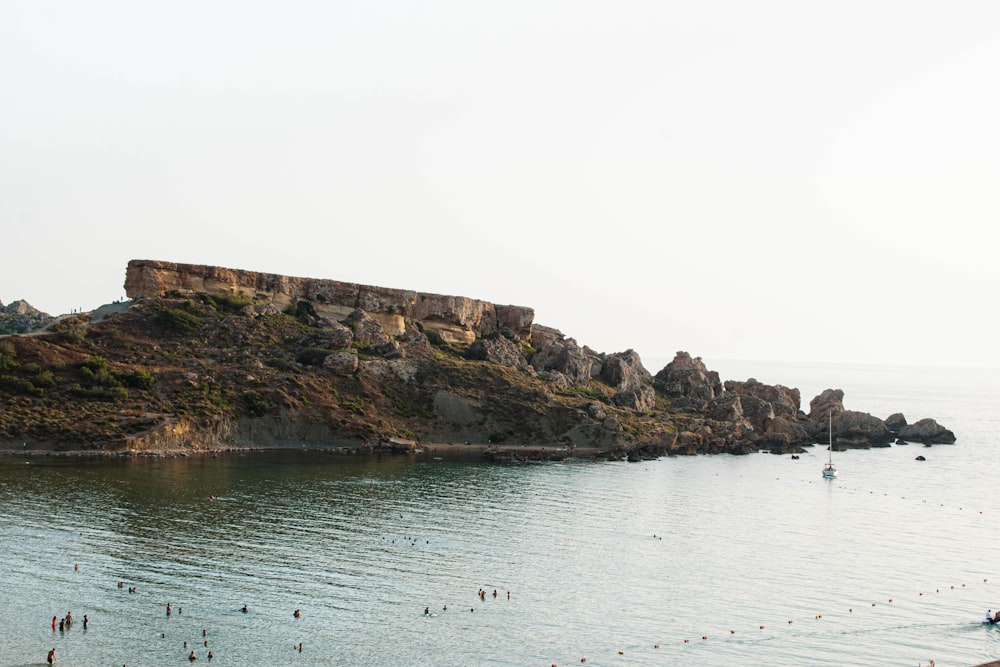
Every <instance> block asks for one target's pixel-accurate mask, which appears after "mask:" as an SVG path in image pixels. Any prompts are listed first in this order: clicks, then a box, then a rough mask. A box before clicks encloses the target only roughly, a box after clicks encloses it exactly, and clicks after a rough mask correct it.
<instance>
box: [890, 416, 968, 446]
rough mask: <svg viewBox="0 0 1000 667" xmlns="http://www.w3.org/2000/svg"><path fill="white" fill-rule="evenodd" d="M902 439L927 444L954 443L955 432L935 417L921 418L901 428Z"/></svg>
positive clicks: (900, 436)
mask: <svg viewBox="0 0 1000 667" xmlns="http://www.w3.org/2000/svg"><path fill="white" fill-rule="evenodd" d="M899 438H900V440H905V441H907V442H922V443H924V444H925V445H953V444H955V434H954V433H952V432H951V431H949V430H948V429H946V428H945V427H943V426H941V425H940V424H938V423H937V422H936V421H934V420H933V419H921V420H919V421H917V422H916V423H914V424H907V425H906V426H903V427H902V428H900V429H899Z"/></svg>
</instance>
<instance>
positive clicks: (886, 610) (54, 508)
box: [0, 362, 1000, 667]
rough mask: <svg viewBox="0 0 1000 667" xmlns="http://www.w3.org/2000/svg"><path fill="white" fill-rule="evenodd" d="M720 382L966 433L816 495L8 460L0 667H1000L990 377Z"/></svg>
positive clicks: (382, 467) (767, 481) (873, 465)
mask: <svg viewBox="0 0 1000 667" xmlns="http://www.w3.org/2000/svg"><path fill="white" fill-rule="evenodd" d="M709 365H710V367H712V364H709ZM715 366H716V367H717V368H716V369H717V370H719V372H720V374H721V375H722V377H723V379H740V380H743V379H746V378H747V377H751V376H752V377H756V378H757V379H758V380H761V381H762V382H767V383H769V384H784V385H786V386H793V387H794V386H798V387H799V388H800V389H801V390H802V393H803V402H804V406H803V407H804V409H806V410H808V401H809V400H810V399H811V398H812V396H814V395H816V394H817V393H819V392H820V391H822V390H823V389H826V388H840V389H843V390H844V391H845V394H846V395H845V405H846V407H847V408H848V409H854V410H861V411H865V412H871V413H872V414H875V415H876V416H879V417H882V418H884V417H886V416H888V415H889V414H890V413H891V412H903V413H904V415H905V416H906V418H907V419H908V420H909V421H911V422H912V421H916V420H917V419H919V418H922V417H933V418H935V419H937V420H938V421H939V422H940V423H942V424H943V425H945V426H946V427H948V428H950V429H952V430H953V431H954V432H955V433H956V435H957V436H958V442H957V443H956V444H955V445H951V446H944V445H941V446H935V447H930V448H927V447H923V446H918V445H907V446H893V447H890V448H885V449H873V450H866V451H861V450H852V451H847V452H837V453H835V454H834V461H835V463H836V464H837V466H838V468H839V469H840V478H839V479H836V480H833V481H827V480H823V479H822V477H821V467H822V463H823V462H824V461H825V460H826V457H827V451H826V448H825V447H824V446H816V447H813V448H810V450H809V451H808V452H807V453H805V454H802V455H801V457H800V458H799V459H791V458H790V457H789V456H778V455H770V454H755V455H749V456H727V455H723V456H699V457H677V458H663V459H660V460H657V461H649V462H643V463H624V462H594V461H567V462H565V463H547V464H529V465H517V464H513V465H501V464H488V463H484V462H482V461H480V460H479V459H478V458H477V457H475V456H472V457H468V458H460V457H448V458H442V459H436V458H434V457H432V456H418V457H403V456H383V457H364V458H359V457H352V456H346V457H345V456H339V455H337V456H334V455H319V454H306V453H303V452H280V453H266V454H264V453H261V454H245V455H243V454H228V455H216V456H204V457H191V458H174V459H125V460H118V459H115V460H106V459H101V460H70V459H64V458H57V457H40V458H30V459H27V458H25V459H22V458H17V457H8V458H6V459H0V665H36V664H44V662H45V655H46V653H47V652H48V650H49V649H50V648H53V647H55V648H56V656H57V663H58V664H59V665H63V666H65V665H86V666H89V665H108V666H113V667H118V666H120V665H123V664H124V665H129V666H130V667H138V666H141V665H178V664H183V663H185V662H186V661H187V658H188V655H189V654H190V652H191V651H192V650H193V651H195V653H196V655H197V657H198V663H199V664H205V663H206V662H208V660H207V658H208V651H212V653H213V660H212V662H211V664H212V665H305V664H309V665H376V666H378V665H385V666H402V665H435V666H441V665H544V666H548V665H552V664H558V665H568V664H580V663H581V662H582V661H583V659H586V664H587V665H588V666H600V665H616V666H617V665H734V666H735V665H749V664H766V665H778V666H782V665H783V666H789V667H791V666H800V665H917V664H919V663H923V664H927V662H928V661H929V660H931V659H933V660H935V662H936V665H938V667H944V666H946V665H973V664H976V663H979V662H984V661H986V660H989V659H995V658H998V657H1000V626H998V627H994V626H983V625H982V624H981V623H980V619H981V618H982V616H983V614H984V613H985V612H986V610H987V609H988V608H992V609H995V608H998V607H1000V566H998V564H997V561H998V558H997V552H996V550H997V547H998V546H1000V523H998V514H1000V510H997V509H996V507H995V505H996V497H995V496H996V493H995V483H994V474H993V472H992V470H993V467H994V462H995V461H996V459H997V456H998V453H1000V452H998V447H997V445H996V438H995V431H996V426H997V423H998V416H1000V415H998V409H997V408H998V399H1000V372H997V371H994V370H972V369H927V368H923V369H915V368H893V367H885V368H874V367H847V368H845V367H832V366H820V365H812V366H807V365H795V364H787V365H780V364H761V363H756V364H755V363H751V362H726V363H719V364H716V365H715ZM918 455H923V456H924V457H925V458H926V460H925V461H917V460H916V457H917V456H918ZM119 584H120V586H119ZM130 591H134V592H130ZM480 591H482V592H483V594H482V596H480ZM494 591H495V592H496V594H495V595H494ZM168 603H169V604H170V605H171V613H170V614H169V615H168V614H167V613H166V605H167V604H168ZM244 605H246V607H247V612H246V613H244V612H242V611H241V609H242V608H243V606H244ZM295 610H300V616H299V617H298V618H296V617H295V616H294V614H293V612H294V611H295ZM425 610H426V612H427V613H425ZM70 611H71V612H72V614H73V617H74V619H75V622H74V623H73V624H72V626H70V627H69V628H68V629H65V630H63V631H60V630H59V629H58V628H57V629H56V630H55V631H53V630H52V628H51V625H50V623H51V619H52V617H53V616H56V617H58V618H62V617H63V616H65V615H66V613H67V612H70ZM85 614H86V615H87V617H88V620H89V624H88V627H87V628H86V629H84V627H83V623H82V620H83V616H84V615H85ZM205 642H207V644H208V645H207V647H206V646H205ZM300 643H301V647H302V650H301V651H299V650H298V647H299V645H300Z"/></svg>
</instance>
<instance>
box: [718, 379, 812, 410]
mask: <svg viewBox="0 0 1000 667" xmlns="http://www.w3.org/2000/svg"><path fill="white" fill-rule="evenodd" d="M724 386H725V390H726V393H734V394H740V395H741V396H753V397H754V398H756V399H759V400H762V401H766V402H767V403H769V404H770V405H771V408H772V410H773V411H774V414H775V415H776V416H777V415H782V416H786V417H789V416H790V417H795V416H797V415H798V413H799V408H800V405H801V403H802V395H801V394H800V393H799V390H798V389H790V388H788V387H783V386H782V385H780V384H777V385H768V384H764V383H762V382H759V381H757V380H755V379H754V378H750V379H748V380H747V381H746V382H736V381H733V380H726V382H725V385H724Z"/></svg>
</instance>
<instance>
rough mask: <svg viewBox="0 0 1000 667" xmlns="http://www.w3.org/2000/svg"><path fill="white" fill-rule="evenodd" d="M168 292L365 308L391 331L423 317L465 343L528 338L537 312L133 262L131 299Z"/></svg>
mask: <svg viewBox="0 0 1000 667" xmlns="http://www.w3.org/2000/svg"><path fill="white" fill-rule="evenodd" d="M169 292H176V293H198V292H200V293H207V294H218V295H242V296H248V297H251V298H252V299H254V301H256V302H260V303H269V304H273V305H274V306H276V307H277V308H279V309H281V310H284V309H286V308H288V307H294V306H295V305H296V304H297V303H298V302H299V301H307V302H309V303H310V304H311V305H312V308H313V309H314V310H315V312H316V313H317V315H318V316H320V317H323V318H326V319H328V320H331V321H337V320H342V319H344V318H345V317H347V316H348V315H349V314H350V313H351V312H352V311H354V310H357V309H360V310H363V311H365V312H366V313H367V314H368V315H369V316H370V317H372V318H373V319H375V320H376V321H377V322H378V323H379V324H380V325H381V327H382V329H384V330H385V332H386V333H387V334H388V335H390V336H399V335H403V334H405V333H407V331H408V328H407V324H408V322H407V321H408V320H409V321H410V323H413V322H419V323H420V325H421V327H422V328H423V329H424V330H428V331H435V332H437V333H438V334H439V335H440V336H441V337H442V338H443V339H444V340H446V341H448V342H461V343H471V342H473V341H475V340H476V338H478V337H481V336H484V335H487V334H490V333H494V332H499V331H512V332H514V334H515V335H516V336H518V337H519V338H520V339H522V340H526V339H527V338H528V337H529V336H530V335H531V323H532V320H533V319H534V316H535V313H534V310H532V309H531V308H524V307H521V306H500V305H496V304H492V303H489V302H487V301H479V300H478V299H469V298H467V297H463V296H443V295H440V294H428V293H424V292H414V291H411V290H402V289H391V288H388V287H374V286H371V285H358V284H355V283H344V282H339V281H336V280H319V279H314V278H294V277H291V276H282V275H276V274H273V273H257V272H255V271H243V270H239V269H226V268H221V267H217V266H201V265H195V264H175V263H172V262H159V261H155V260H146V259H134V260H132V261H130V262H129V263H128V268H127V270H126V272H125V293H126V294H127V295H128V296H129V298H132V299H141V298H148V297H160V296H163V295H164V294H167V293H169Z"/></svg>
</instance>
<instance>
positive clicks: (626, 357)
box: [600, 350, 652, 392]
mask: <svg viewBox="0 0 1000 667" xmlns="http://www.w3.org/2000/svg"><path fill="white" fill-rule="evenodd" d="M600 377H601V378H602V379H603V380H604V381H606V382H607V383H608V384H610V385H611V386H612V387H614V388H615V389H616V390H617V391H619V392H636V391H639V390H640V389H642V388H644V387H650V388H651V386H650V385H651V382H652V376H651V375H650V374H649V371H647V370H646V369H645V368H644V367H643V365H642V359H640V358H639V354H638V353H637V352H636V351H635V350H626V351H625V352H615V353H613V354H609V355H607V357H605V359H604V363H603V364H602V365H601V375H600Z"/></svg>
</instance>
